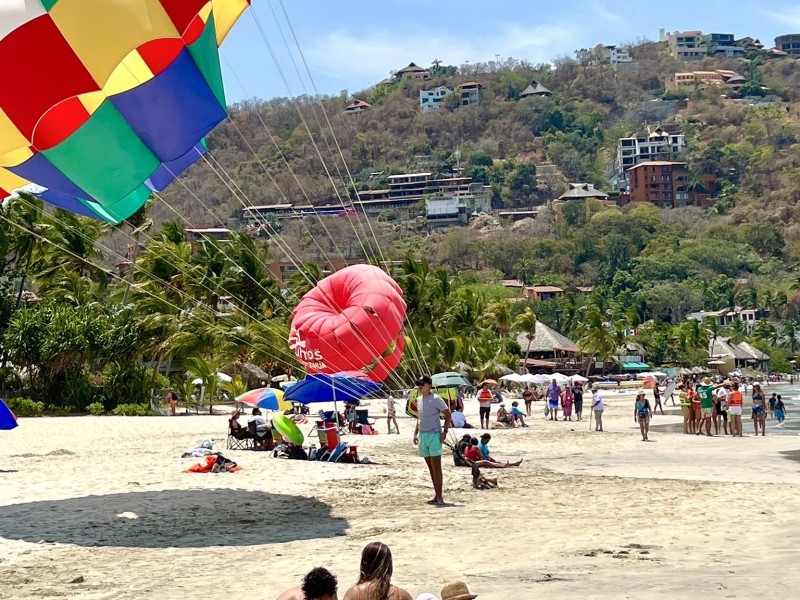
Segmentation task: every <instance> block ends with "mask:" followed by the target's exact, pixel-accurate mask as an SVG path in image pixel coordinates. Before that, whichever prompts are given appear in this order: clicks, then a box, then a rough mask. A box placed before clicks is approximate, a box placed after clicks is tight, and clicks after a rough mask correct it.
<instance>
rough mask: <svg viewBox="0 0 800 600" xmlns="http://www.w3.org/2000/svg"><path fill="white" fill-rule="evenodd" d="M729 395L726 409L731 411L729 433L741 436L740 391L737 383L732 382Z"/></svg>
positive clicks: (741, 399)
mask: <svg viewBox="0 0 800 600" xmlns="http://www.w3.org/2000/svg"><path fill="white" fill-rule="evenodd" d="M731 387H732V388H733V389H732V390H731V395H730V396H728V410H729V411H730V413H731V435H732V436H733V437H742V404H743V398H742V392H741V391H739V383H738V382H737V381H734V382H733V385H732V386H731Z"/></svg>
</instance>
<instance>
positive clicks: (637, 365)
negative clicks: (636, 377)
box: [622, 362, 650, 371]
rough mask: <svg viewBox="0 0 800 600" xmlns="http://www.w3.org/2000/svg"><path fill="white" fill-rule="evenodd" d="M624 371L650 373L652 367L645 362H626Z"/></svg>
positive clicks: (623, 364)
mask: <svg viewBox="0 0 800 600" xmlns="http://www.w3.org/2000/svg"><path fill="white" fill-rule="evenodd" d="M622 370H623V371H648V370H650V365H647V364H645V363H643V362H624V363H622Z"/></svg>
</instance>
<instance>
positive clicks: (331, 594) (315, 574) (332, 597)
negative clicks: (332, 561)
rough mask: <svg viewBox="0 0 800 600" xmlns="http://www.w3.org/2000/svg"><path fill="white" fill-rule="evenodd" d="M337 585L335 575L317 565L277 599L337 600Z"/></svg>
mask: <svg viewBox="0 0 800 600" xmlns="http://www.w3.org/2000/svg"><path fill="white" fill-rule="evenodd" d="M338 586H339V582H338V581H337V580H336V575H334V574H333V573H331V572H330V571H328V569H326V568H324V567H317V568H316V569H311V570H310V571H309V572H308V573H306V576H305V577H303V583H302V584H300V585H298V586H297V587H294V588H292V589H290V590H286V591H285V592H283V593H282V594H281V595H280V596H278V599H277V600H338V596H337V594H336V592H337V590H338Z"/></svg>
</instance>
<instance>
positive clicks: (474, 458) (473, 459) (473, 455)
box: [464, 438, 522, 469]
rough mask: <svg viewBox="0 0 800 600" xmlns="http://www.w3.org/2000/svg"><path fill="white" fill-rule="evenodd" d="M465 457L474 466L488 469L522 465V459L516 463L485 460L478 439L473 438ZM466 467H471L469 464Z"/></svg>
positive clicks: (465, 451)
mask: <svg viewBox="0 0 800 600" xmlns="http://www.w3.org/2000/svg"><path fill="white" fill-rule="evenodd" d="M464 457H465V458H466V459H467V460H468V461H469V462H470V463H472V464H473V465H475V466H477V467H483V468H487V469H506V468H508V467H518V466H520V465H521V464H522V459H521V458H520V459H519V460H518V461H517V462H515V463H511V462H508V461H506V462H504V463H501V462H497V461H496V460H494V459H486V458H484V456H483V453H482V452H481V450H480V448H479V443H478V438H472V439H471V440H470V445H469V447H467V448H466V449H465V450H464ZM465 466H469V464H467V465H465Z"/></svg>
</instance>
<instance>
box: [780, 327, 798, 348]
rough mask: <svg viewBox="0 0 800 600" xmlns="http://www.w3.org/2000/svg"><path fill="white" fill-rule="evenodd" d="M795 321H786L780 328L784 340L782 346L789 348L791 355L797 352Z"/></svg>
mask: <svg viewBox="0 0 800 600" xmlns="http://www.w3.org/2000/svg"><path fill="white" fill-rule="evenodd" d="M797 333H798V327H797V321H795V320H794V319H789V320H788V321H784V322H783V326H782V327H781V335H782V336H783V338H784V344H785V345H787V346H788V347H789V350H791V352H792V354H794V353H795V352H797Z"/></svg>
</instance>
